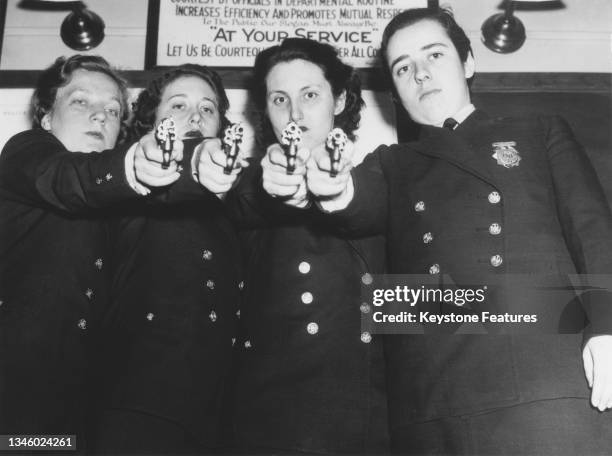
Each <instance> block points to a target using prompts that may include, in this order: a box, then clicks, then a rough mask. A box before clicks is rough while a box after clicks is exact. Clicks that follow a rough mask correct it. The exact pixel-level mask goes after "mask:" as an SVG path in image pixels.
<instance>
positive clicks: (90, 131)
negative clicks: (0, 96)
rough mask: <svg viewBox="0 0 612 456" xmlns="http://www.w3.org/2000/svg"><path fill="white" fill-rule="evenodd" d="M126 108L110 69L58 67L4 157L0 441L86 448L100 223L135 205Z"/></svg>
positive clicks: (102, 295) (101, 297) (65, 62)
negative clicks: (44, 438)
mask: <svg viewBox="0 0 612 456" xmlns="http://www.w3.org/2000/svg"><path fill="white" fill-rule="evenodd" d="M126 104H127V103H126V84H125V82H124V80H123V79H122V78H121V77H120V76H119V75H118V74H117V73H116V72H115V71H114V70H113V69H112V68H111V67H110V65H109V64H108V62H107V61H106V60H104V59H103V58H102V57H99V56H90V55H74V56H72V57H69V58H65V57H60V58H58V59H57V60H56V61H55V63H53V64H52V65H51V66H50V67H49V68H47V69H46V70H44V71H43V72H42V74H41V76H40V79H39V81H38V84H37V87H36V90H35V92H34V96H33V100H32V108H33V109H32V112H33V115H34V118H33V127H34V128H32V129H31V130H27V131H24V132H22V133H19V134H17V135H15V136H13V137H12V138H11V139H10V140H9V141H8V142H7V144H6V146H5V147H4V149H3V151H2V154H1V156H0V214H1V215H0V434H21V435H23V434H68V435H76V436H77V439H78V442H75V441H74V439H72V442H71V445H72V449H74V448H75V445H76V446H77V447H78V449H80V450H81V449H84V448H85V440H84V435H85V431H86V429H85V427H86V426H85V423H86V421H87V417H88V409H89V396H88V392H89V391H88V390H90V387H91V384H90V370H91V368H92V367H95V365H96V363H97V359H96V357H95V355H94V352H93V351H92V348H93V342H94V340H95V339H96V335H97V334H98V329H99V326H100V319H101V316H102V315H103V313H104V312H105V311H106V310H107V308H108V303H109V299H108V297H109V293H108V288H109V285H110V282H109V280H108V279H109V277H108V272H109V267H108V264H109V261H108V255H107V254H108V250H109V245H108V242H107V233H106V228H105V224H104V219H103V217H104V216H105V214H107V210H108V209H109V208H110V207H111V206H112V205H116V204H117V203H119V202H122V201H124V200H129V199H132V198H135V197H138V194H137V193H136V192H135V191H134V190H133V189H132V188H131V186H130V185H129V183H128V179H127V177H126V174H130V173H131V174H132V175H136V174H138V173H137V172H136V171H137V170H136V169H135V168H133V167H131V166H126V164H127V163H129V162H128V161H127V160H126V156H127V155H128V152H127V147H115V145H116V143H117V141H118V139H119V137H120V133H121V131H122V127H123V122H124V120H125V118H126V117H127V108H126ZM140 163H143V162H142V160H141V161H140ZM175 172H176V167H175V166H171V167H169V169H168V170H167V171H164V172H161V173H159V175H160V176H163V175H164V173H166V174H168V175H170V176H171V175H172V174H174V173H175ZM141 177H142V176H141ZM154 181H155V178H154V179H153V180H151V181H147V180H146V179H144V180H143V181H142V183H144V184H146V185H153V184H154ZM64 443H65V444H66V443H67V442H66V441H64Z"/></svg>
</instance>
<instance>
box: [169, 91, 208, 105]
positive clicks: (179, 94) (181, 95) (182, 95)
mask: <svg viewBox="0 0 612 456" xmlns="http://www.w3.org/2000/svg"><path fill="white" fill-rule="evenodd" d="M176 97H183V98H187V94H186V93H175V94H174V95H172V96H171V97H170V98H168V101H170V100H172V99H173V98H176ZM202 100H206V101H210V102H211V103H212V104H213V105H215V107H217V102H216V101H215V100H213V99H212V98H209V97H202ZM200 101H201V100H200Z"/></svg>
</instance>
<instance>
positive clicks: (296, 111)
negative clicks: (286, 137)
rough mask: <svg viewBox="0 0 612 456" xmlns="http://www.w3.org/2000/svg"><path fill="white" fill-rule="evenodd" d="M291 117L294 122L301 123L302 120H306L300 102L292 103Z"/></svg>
mask: <svg viewBox="0 0 612 456" xmlns="http://www.w3.org/2000/svg"><path fill="white" fill-rule="evenodd" d="M290 115H291V120H292V121H293V122H299V121H300V120H302V119H303V118H304V113H303V112H302V106H301V104H300V103H299V102H297V101H292V102H291V112H290Z"/></svg>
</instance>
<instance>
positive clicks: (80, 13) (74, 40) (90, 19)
mask: <svg viewBox="0 0 612 456" xmlns="http://www.w3.org/2000/svg"><path fill="white" fill-rule="evenodd" d="M104 27H105V24H104V21H103V20H102V18H101V17H100V16H98V15H97V14H96V13H94V12H93V11H90V10H88V9H86V8H84V7H79V8H76V9H75V10H74V11H72V12H71V13H70V14H69V15H68V16H66V19H64V22H62V26H61V28H60V36H61V37H62V41H63V42H64V43H65V44H66V46H68V47H70V48H72V49H75V50H77V51H86V50H88V49H93V48H95V47H96V46H97V45H99V44H100V43H101V42H102V40H103V39H104Z"/></svg>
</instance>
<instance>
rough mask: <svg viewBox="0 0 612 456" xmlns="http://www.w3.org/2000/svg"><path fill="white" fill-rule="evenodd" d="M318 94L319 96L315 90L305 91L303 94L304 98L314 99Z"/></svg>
mask: <svg viewBox="0 0 612 456" xmlns="http://www.w3.org/2000/svg"><path fill="white" fill-rule="evenodd" d="M318 96H319V94H318V93H317V92H306V93H305V94H304V98H306V99H307V100H314V99H315V98H317V97H318Z"/></svg>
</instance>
